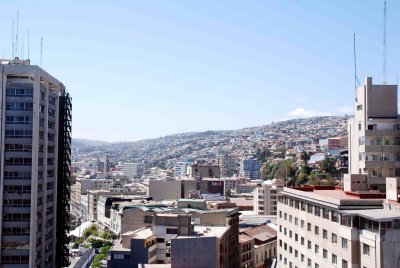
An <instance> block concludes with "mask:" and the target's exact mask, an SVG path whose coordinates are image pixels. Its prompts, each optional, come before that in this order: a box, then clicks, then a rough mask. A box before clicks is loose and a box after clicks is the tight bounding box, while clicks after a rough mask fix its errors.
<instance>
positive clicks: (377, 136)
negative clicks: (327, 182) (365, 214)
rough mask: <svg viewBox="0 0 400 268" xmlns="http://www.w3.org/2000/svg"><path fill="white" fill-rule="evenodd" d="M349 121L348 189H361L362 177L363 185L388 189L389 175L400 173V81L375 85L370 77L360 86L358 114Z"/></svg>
mask: <svg viewBox="0 0 400 268" xmlns="http://www.w3.org/2000/svg"><path fill="white" fill-rule="evenodd" d="M348 122H349V123H348V133H349V162H350V163H349V175H347V176H345V186H348V187H349V188H348V189H347V188H346V190H350V191H357V190H358V189H357V188H359V187H360V185H359V182H360V180H362V181H364V185H362V186H361V188H363V189H364V188H365V189H371V190H379V191H381V192H384V191H385V185H386V183H385V177H394V176H400V146H399V145H400V127H399V123H400V122H399V119H398V111H397V85H374V84H372V78H371V77H367V78H366V79H365V83H364V85H363V86H360V87H358V88H357V89H356V103H355V115H354V117H353V118H350V119H349V121H348ZM355 174H357V176H353V175H355ZM357 182H358V183H357ZM354 187H356V188H354Z"/></svg>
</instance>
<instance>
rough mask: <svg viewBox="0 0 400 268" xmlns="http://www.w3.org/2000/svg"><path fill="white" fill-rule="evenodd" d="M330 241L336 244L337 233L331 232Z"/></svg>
mask: <svg viewBox="0 0 400 268" xmlns="http://www.w3.org/2000/svg"><path fill="white" fill-rule="evenodd" d="M332 243H333V244H337V235H336V234H332Z"/></svg>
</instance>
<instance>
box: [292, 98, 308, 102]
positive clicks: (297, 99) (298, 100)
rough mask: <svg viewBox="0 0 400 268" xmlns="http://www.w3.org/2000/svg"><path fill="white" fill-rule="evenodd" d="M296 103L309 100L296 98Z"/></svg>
mask: <svg viewBox="0 0 400 268" xmlns="http://www.w3.org/2000/svg"><path fill="white" fill-rule="evenodd" d="M294 101H295V102H306V101H307V99H306V98H295V99H294Z"/></svg>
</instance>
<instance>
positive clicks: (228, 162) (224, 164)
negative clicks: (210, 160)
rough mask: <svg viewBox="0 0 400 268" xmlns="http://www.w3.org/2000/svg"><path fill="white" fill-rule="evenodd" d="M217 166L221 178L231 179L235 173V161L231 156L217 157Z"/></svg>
mask: <svg viewBox="0 0 400 268" xmlns="http://www.w3.org/2000/svg"><path fill="white" fill-rule="evenodd" d="M217 164H218V166H219V167H220V168H221V177H231V176H233V175H235V173H236V159H235V157H233V156H231V155H219V156H218V158H217Z"/></svg>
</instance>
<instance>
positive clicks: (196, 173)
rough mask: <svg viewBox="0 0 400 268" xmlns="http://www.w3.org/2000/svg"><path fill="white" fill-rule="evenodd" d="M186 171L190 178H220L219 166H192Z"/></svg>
mask: <svg viewBox="0 0 400 268" xmlns="http://www.w3.org/2000/svg"><path fill="white" fill-rule="evenodd" d="M188 170H189V177H190V178H196V179H201V178H219V177H220V176H221V174H220V167H219V166H212V165H200V164H192V165H191V166H190V167H189V168H188Z"/></svg>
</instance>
